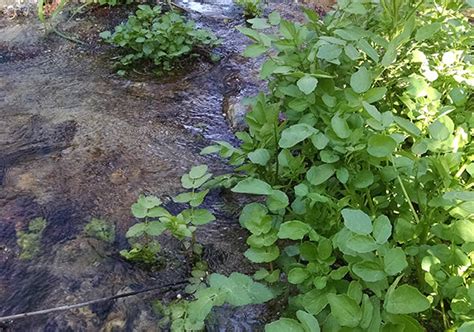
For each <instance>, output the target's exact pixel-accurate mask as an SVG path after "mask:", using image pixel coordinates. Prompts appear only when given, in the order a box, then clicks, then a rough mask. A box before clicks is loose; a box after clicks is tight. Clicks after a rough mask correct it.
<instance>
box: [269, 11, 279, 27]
mask: <svg viewBox="0 0 474 332" xmlns="http://www.w3.org/2000/svg"><path fill="white" fill-rule="evenodd" d="M280 21H281V17H280V13H278V12H272V13H270V15H268V22H269V23H270V24H271V25H278V24H280Z"/></svg>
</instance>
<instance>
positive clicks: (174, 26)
mask: <svg viewBox="0 0 474 332" xmlns="http://www.w3.org/2000/svg"><path fill="white" fill-rule="evenodd" d="M138 8H139V9H138V10H137V11H136V13H135V15H131V16H129V18H128V20H127V22H125V23H122V24H120V25H118V26H117V27H115V31H114V32H113V33H111V32H110V31H105V32H102V33H101V34H100V36H101V37H102V38H103V39H104V40H105V41H106V42H108V43H110V44H112V45H115V46H118V47H120V48H122V49H123V50H124V53H125V54H124V55H121V56H120V62H119V65H120V66H122V67H127V66H129V65H131V64H138V63H144V62H145V63H146V62H147V61H148V62H149V63H151V64H152V65H153V66H155V67H156V68H157V72H159V73H160V72H161V71H163V70H164V71H169V70H171V69H172V68H173V67H174V66H175V65H176V63H177V62H178V61H179V60H180V59H182V58H183V57H185V56H189V55H197V53H196V51H197V49H198V48H206V47H214V46H217V45H218V44H219V40H218V39H217V38H216V37H215V35H214V34H213V33H212V32H210V31H208V30H205V29H198V28H197V27H196V25H195V23H194V22H193V21H189V20H187V19H186V18H185V17H183V16H181V15H179V14H177V13H176V12H173V11H170V12H167V13H162V9H161V7H160V6H155V7H153V8H151V7H150V6H149V5H140V6H138Z"/></svg>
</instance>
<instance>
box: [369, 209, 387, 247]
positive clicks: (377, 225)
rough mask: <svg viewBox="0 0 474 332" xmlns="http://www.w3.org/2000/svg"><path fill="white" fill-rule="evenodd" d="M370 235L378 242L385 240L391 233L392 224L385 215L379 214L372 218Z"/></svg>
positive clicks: (381, 242) (382, 242)
mask: <svg viewBox="0 0 474 332" xmlns="http://www.w3.org/2000/svg"><path fill="white" fill-rule="evenodd" d="M372 235H373V236H374V239H375V241H376V242H377V243H378V244H384V243H385V242H387V240H388V238H389V237H390V235H392V224H391V223H390V220H389V219H388V218H387V216H384V215H381V216H378V217H377V218H376V219H375V220H374V230H373V232H372Z"/></svg>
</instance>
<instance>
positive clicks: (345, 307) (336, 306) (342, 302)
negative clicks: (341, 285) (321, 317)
mask: <svg viewBox="0 0 474 332" xmlns="http://www.w3.org/2000/svg"><path fill="white" fill-rule="evenodd" d="M327 299H328V301H329V305H330V306H331V314H332V315H333V316H334V318H336V319H337V322H338V323H339V324H340V325H342V326H348V327H356V326H357V325H359V322H360V320H361V319H362V310H361V309H360V307H359V305H358V304H357V302H356V301H355V300H354V299H352V298H350V297H349V296H347V295H346V294H341V295H336V294H332V293H330V294H328V295H327Z"/></svg>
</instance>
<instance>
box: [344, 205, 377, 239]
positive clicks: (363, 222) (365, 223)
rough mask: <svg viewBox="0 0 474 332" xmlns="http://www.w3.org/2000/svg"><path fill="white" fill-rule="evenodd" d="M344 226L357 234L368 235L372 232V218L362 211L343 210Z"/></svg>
mask: <svg viewBox="0 0 474 332" xmlns="http://www.w3.org/2000/svg"><path fill="white" fill-rule="evenodd" d="M341 213H342V217H343V218H344V225H345V226H346V227H347V228H348V229H349V230H351V231H352V232H354V233H356V234H361V235H368V234H370V233H371V232H372V229H373V228H372V221H371V220H370V217H369V216H368V215H367V214H366V213H364V212H363V211H361V210H354V209H343V210H342V211H341Z"/></svg>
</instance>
